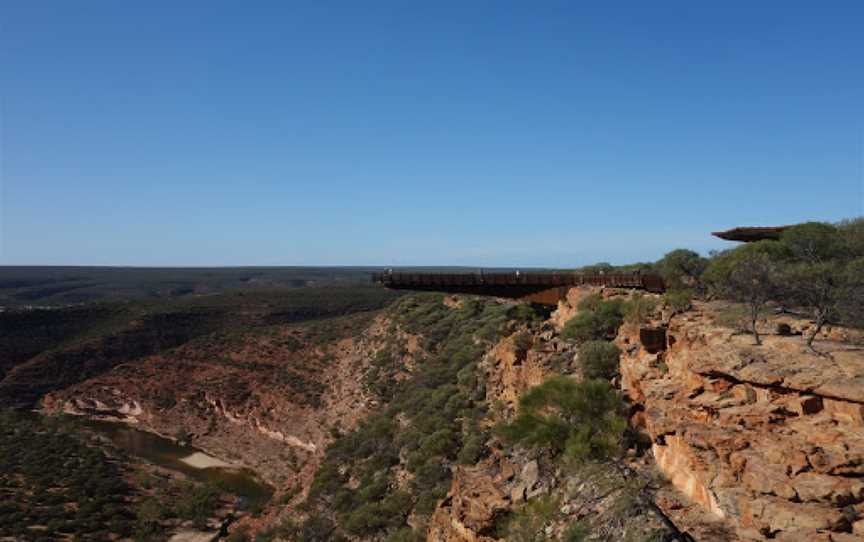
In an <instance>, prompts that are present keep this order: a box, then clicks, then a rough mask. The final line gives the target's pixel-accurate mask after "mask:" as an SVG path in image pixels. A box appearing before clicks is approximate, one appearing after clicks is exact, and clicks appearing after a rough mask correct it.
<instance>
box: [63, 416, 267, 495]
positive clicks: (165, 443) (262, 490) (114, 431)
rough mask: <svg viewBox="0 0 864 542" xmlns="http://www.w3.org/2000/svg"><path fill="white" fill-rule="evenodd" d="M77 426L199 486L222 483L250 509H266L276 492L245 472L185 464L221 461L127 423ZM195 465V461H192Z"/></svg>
mask: <svg viewBox="0 0 864 542" xmlns="http://www.w3.org/2000/svg"><path fill="white" fill-rule="evenodd" d="M75 423H76V424H78V425H80V426H83V427H86V428H88V429H90V430H92V431H95V432H96V433H98V434H100V435H103V436H105V437H106V438H108V439H109V440H111V442H112V443H114V445H115V446H117V447H118V448H120V449H122V450H124V451H126V452H127V453H129V454H131V455H134V456H136V457H140V458H141V459H144V460H145V461H147V462H149V463H153V464H154V465H158V466H160V467H164V468H166V469H170V470H173V471H178V472H181V473H183V474H185V475H186V476H188V477H189V478H191V479H193V480H197V481H199V482H213V483H218V484H219V485H220V486H222V487H223V488H225V489H226V490H227V491H230V492H231V493H234V494H235V495H238V496H242V497H243V498H244V499H246V501H247V503H248V504H249V506H250V507H255V506H259V505H263V504H265V503H267V501H269V500H270V498H271V497H272V496H273V488H272V487H271V486H269V485H267V484H265V483H264V482H262V481H260V480H259V479H258V478H257V477H256V476H255V473H254V472H253V471H251V470H249V469H245V468H235V467H220V466H212V467H206V468H199V467H195V466H192V465H190V464H189V463H187V462H184V459H186V460H187V461H188V460H189V458H190V456H194V458H195V459H198V460H199V461H200V460H204V461H205V462H209V463H212V464H220V463H222V462H221V461H219V460H217V459H215V458H213V457H211V456H209V455H207V454H205V453H204V452H202V451H201V450H198V449H197V448H194V447H192V446H181V445H180V444H178V443H176V442H174V441H173V440H170V439H167V438H164V437H160V436H159V435H156V434H154V433H148V432H147V431H142V430H140V429H136V428H134V427H131V426H129V425H127V424H125V423H119V422H106V421H98V420H90V419H86V418H76V419H75ZM192 462H193V463H194V462H195V461H192Z"/></svg>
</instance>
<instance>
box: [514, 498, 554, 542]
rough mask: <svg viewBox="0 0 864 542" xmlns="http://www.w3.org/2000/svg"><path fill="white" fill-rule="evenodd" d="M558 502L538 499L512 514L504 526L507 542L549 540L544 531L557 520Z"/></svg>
mask: <svg viewBox="0 0 864 542" xmlns="http://www.w3.org/2000/svg"><path fill="white" fill-rule="evenodd" d="M558 506H559V503H558V500H557V499H555V498H553V497H540V498H537V499H534V500H532V501H530V502H528V503H526V504H525V505H524V506H522V508H520V509H519V510H518V511H517V512H516V513H514V514H512V515H511V516H510V517H509V518H508V521H507V522H506V524H505V526H504V534H505V539H506V540H507V541H508V542H544V541H546V540H550V538H549V537H548V536H546V533H545V532H544V529H545V528H546V526H548V525H550V524H551V523H552V522H553V521H554V520H555V519H557V518H558V516H559V515H560V512H559V511H558Z"/></svg>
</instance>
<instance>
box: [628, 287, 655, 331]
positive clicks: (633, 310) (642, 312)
mask: <svg viewBox="0 0 864 542" xmlns="http://www.w3.org/2000/svg"><path fill="white" fill-rule="evenodd" d="M656 309H657V300H656V299H654V298H653V297H648V296H646V295H645V294H641V293H637V294H636V295H634V296H633V297H632V298H631V299H630V300H629V301H627V302H626V303H624V321H625V322H627V323H628V324H637V325H639V324H644V323H645V322H647V321H648V320H650V319H651V316H652V315H653V314H654V311H655V310H656Z"/></svg>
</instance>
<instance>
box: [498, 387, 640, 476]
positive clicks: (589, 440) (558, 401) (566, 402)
mask: <svg viewBox="0 0 864 542" xmlns="http://www.w3.org/2000/svg"><path fill="white" fill-rule="evenodd" d="M623 408H624V403H623V401H622V399H621V397H620V395H619V394H618V392H616V391H615V389H614V388H613V387H612V386H611V385H610V384H609V382H607V381H605V380H584V381H582V382H576V381H575V380H573V379H572V378H568V377H564V376H554V377H552V378H550V379H548V380H547V381H546V382H544V383H543V384H541V385H539V386H536V387H534V388H532V389H531V390H529V391H528V392H527V393H525V394H524V395H522V397H521V398H520V399H519V414H518V415H517V416H516V418H515V419H514V420H513V421H512V422H511V423H509V424H504V425H501V426H500V427H498V429H497V432H498V434H499V435H500V436H501V437H503V438H504V439H505V440H506V441H509V442H511V443H514V444H520V445H523V446H527V447H531V448H540V449H543V450H545V451H548V452H550V453H551V454H552V455H554V456H558V457H562V458H563V459H564V460H570V461H576V462H584V461H588V460H592V461H604V460H607V459H609V458H611V457H614V456H615V455H616V454H617V452H618V451H619V450H620V446H621V439H622V436H623V433H624V429H625V427H626V421H625V419H624V418H623V417H622V413H623Z"/></svg>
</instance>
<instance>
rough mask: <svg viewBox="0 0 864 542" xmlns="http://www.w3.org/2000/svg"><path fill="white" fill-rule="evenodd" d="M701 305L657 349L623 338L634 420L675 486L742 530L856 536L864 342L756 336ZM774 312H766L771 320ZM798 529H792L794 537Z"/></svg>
mask: <svg viewBox="0 0 864 542" xmlns="http://www.w3.org/2000/svg"><path fill="white" fill-rule="evenodd" d="M718 309H719V306H718V305H712V304H697V305H696V307H695V309H694V310H692V311H689V312H687V313H685V314H682V315H677V316H675V317H673V318H671V320H670V321H669V322H667V324H668V329H667V336H668V348H667V349H666V350H665V351H661V352H657V353H653V354H652V353H649V352H648V351H647V350H646V349H645V348H644V347H643V346H642V345H641V343H640V341H639V338H638V329H634V328H625V329H624V330H623V332H622V333H621V335H620V336H619V339H618V342H619V344H620V346H621V347H622V349H623V350H624V351H625V355H624V356H623V357H622V360H621V372H622V378H623V387H624V389H625V390H626V391H627V392H628V394H629V395H630V397H631V398H632V400H633V401H634V402H635V403H637V404H638V405H640V406H641V408H640V412H639V413H638V415H637V416H635V417H634V419H635V420H636V421H637V422H638V423H639V424H640V425H641V426H642V427H644V429H645V431H647V433H648V434H649V435H650V437H651V439H652V443H653V445H652V448H653V452H654V457H655V460H656V462H657V465H658V466H659V467H660V469H661V470H662V471H663V472H664V473H665V474H666V476H667V477H668V478H669V479H670V480H671V481H672V483H673V484H674V485H675V487H676V488H678V489H679V490H680V491H681V492H682V493H684V494H685V495H686V496H687V497H688V498H690V499H692V500H693V501H695V502H697V503H699V504H700V505H701V506H702V507H703V508H704V509H705V510H707V511H709V512H711V513H712V514H713V515H715V516H716V517H718V518H723V519H726V520H727V521H728V522H730V523H731V524H732V525H734V526H735V528H736V530H737V534H738V536H739V537H740V538H741V539H742V540H765V539H784V537H786V538H785V539H789V540H808V539H813V540H851V539H855V538H849V537H850V536H857V535H853V533H859V534H860V532H861V531H862V529H864V524H862V517H864V415H862V414H864V352H862V351H861V350H858V349H855V348H852V347H850V346H849V345H848V344H843V343H839V342H830V341H828V342H822V343H820V344H819V347H820V348H821V349H823V350H824V351H825V353H827V354H828V355H817V354H814V353H813V352H811V351H809V350H808V349H807V348H806V347H805V345H804V343H803V340H802V339H801V337H796V336H779V335H773V336H767V337H765V340H764V344H763V345H762V346H754V345H753V344H752V338H751V337H749V336H747V335H742V334H739V333H736V332H734V331H733V330H731V329H728V328H724V327H722V326H719V325H717V324H716V323H715V316H716V314H717V311H718ZM770 324H771V322H768V323H766V326H767V327H769V328H770V327H771V325H770ZM789 537H791V538H789Z"/></svg>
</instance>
